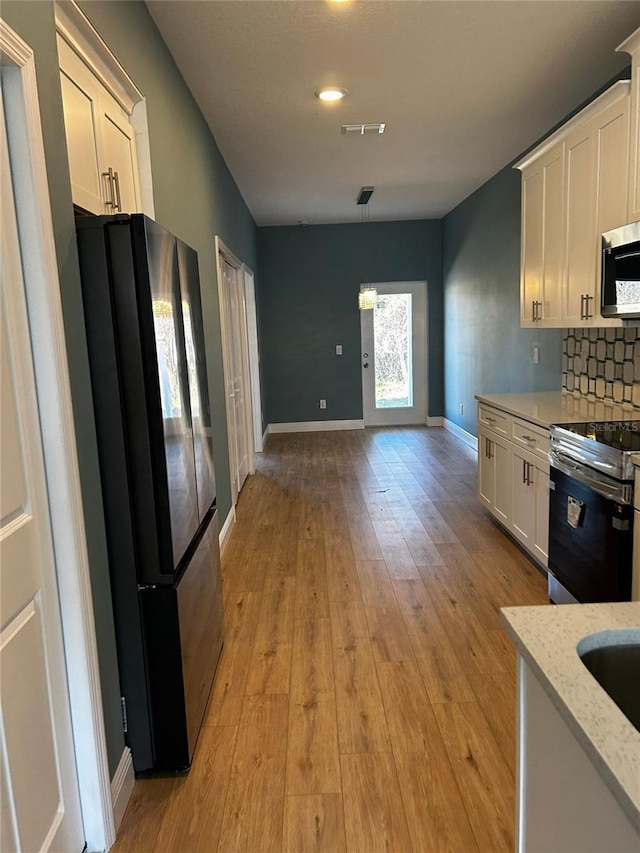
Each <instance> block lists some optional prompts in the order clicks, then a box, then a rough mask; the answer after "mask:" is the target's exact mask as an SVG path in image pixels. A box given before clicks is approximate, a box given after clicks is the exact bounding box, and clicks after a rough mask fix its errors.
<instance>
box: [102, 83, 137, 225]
mask: <svg viewBox="0 0 640 853" xmlns="http://www.w3.org/2000/svg"><path fill="white" fill-rule="evenodd" d="M100 139H101V157H100V160H101V163H102V164H103V174H102V178H103V188H104V197H105V204H106V205H107V207H108V208H109V212H111V213H135V212H136V211H138V210H140V203H139V197H138V173H137V165H136V164H137V156H136V138H135V132H134V130H133V127H132V126H131V124H130V123H129V116H128V115H127V114H126V112H125V111H124V110H123V109H122V107H121V106H120V105H119V104H118V103H117V101H116V100H115V99H114V98H112V97H111V96H110V95H109V94H108V93H107V92H101V94H100ZM109 169H111V172H109Z"/></svg>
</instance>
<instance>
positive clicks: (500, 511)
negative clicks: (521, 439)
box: [491, 436, 513, 524]
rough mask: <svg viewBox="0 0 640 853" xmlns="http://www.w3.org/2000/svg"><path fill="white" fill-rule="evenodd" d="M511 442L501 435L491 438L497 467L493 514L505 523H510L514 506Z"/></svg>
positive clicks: (494, 461)
mask: <svg viewBox="0 0 640 853" xmlns="http://www.w3.org/2000/svg"><path fill="white" fill-rule="evenodd" d="M511 448H512V445H511V442H510V441H507V440H506V439H504V438H500V437H499V436H494V437H493V438H492V439H491V455H492V457H493V463H494V467H495V493H494V500H493V514H494V515H495V517H496V518H497V519H498V520H499V521H501V522H502V523H503V524H509V521H510V519H511V513H512V508H513V492H512V489H511Z"/></svg>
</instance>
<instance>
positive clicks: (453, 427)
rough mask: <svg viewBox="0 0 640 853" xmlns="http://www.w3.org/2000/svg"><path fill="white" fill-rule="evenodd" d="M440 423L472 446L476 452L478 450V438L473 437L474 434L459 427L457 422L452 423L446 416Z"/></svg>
mask: <svg viewBox="0 0 640 853" xmlns="http://www.w3.org/2000/svg"><path fill="white" fill-rule="evenodd" d="M442 425H443V426H444V428H445V429H446V430H447V431H448V432H451V433H453V434H454V435H455V436H457V437H458V438H459V439H460V440H461V441H464V443H465V444H467V445H468V446H469V447H471V448H473V450H475V451H476V453H477V452H478V439H477V438H476V437H475V435H471V433H470V432H467V430H466V429H462V427H459V426H458V424H454V422H453V421H450V420H448V419H447V418H443V424H442Z"/></svg>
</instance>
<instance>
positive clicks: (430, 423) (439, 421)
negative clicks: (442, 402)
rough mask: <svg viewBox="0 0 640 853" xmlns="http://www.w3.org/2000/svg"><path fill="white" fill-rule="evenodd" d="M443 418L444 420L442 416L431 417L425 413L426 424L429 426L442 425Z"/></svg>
mask: <svg viewBox="0 0 640 853" xmlns="http://www.w3.org/2000/svg"><path fill="white" fill-rule="evenodd" d="M443 420H444V418H441V417H434V418H432V417H430V416H429V415H427V426H429V427H441V426H442V425H443V424H442V422H443Z"/></svg>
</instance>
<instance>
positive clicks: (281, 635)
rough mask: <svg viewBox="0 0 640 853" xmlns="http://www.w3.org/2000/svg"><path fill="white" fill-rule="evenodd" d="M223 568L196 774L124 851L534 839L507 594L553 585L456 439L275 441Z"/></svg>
mask: <svg viewBox="0 0 640 853" xmlns="http://www.w3.org/2000/svg"><path fill="white" fill-rule="evenodd" d="M258 459H259V463H258V465H259V467H258V470H257V471H256V474H255V475H254V476H253V477H250V478H249V480H248V481H247V483H246V484H245V487H244V489H243V492H242V494H241V497H240V501H239V504H238V516H237V523H236V526H235V528H234V530H233V533H232V535H231V537H230V539H229V542H228V545H227V547H226V549H225V552H224V554H223V558H222V574H223V591H224V607H225V622H226V631H225V646H224V649H223V652H222V657H221V661H220V664H219V668H218V673H217V677H216V681H215V685H214V691H213V695H212V698H211V701H210V705H209V709H208V712H207V716H206V719H205V726H204V728H203V729H202V732H201V734H200V740H199V743H198V748H197V750H196V756H195V760H194V764H193V767H192V769H191V771H190V773H189V774H188V775H187V776H185V777H170V778H161V779H143V780H138V781H137V782H136V786H135V790H134V794H133V796H132V799H131V801H130V804H129V807H128V809H127V813H126V815H125V818H124V821H123V824H122V826H121V828H120V832H119V840H118V843H117V844H116V846H115V847H114V851H116V853H134V851H135V853H143V851H144V853H147V851H148V853H150V851H157V852H158V853H164V852H165V851H174V852H175V853H178V851H180V853H182V851H185V852H186V851H189V853H210V851H216V850H217V851H219V853H253V851H260V853H279V851H281V850H282V851H289V853H311V851H320V850H322V851H331V853H338V851H344V850H347V851H350V853H355V851H362V853H374V851H379V850H380V851H383V850H384V851H393V853H404V852H405V851H407V853H409V851H415V853H431V851H439V850H443V851H444V850H446V851H451V853H472V851H480V853H495V851H510V850H512V849H513V823H514V763H515V686H516V685H515V654H514V651H513V648H512V646H511V644H510V642H509V641H508V640H507V638H506V635H505V634H504V633H503V631H502V630H501V628H500V625H499V619H498V610H499V608H500V607H502V606H506V605H520V604H524V605H529V604H544V603H545V602H546V601H547V597H546V581H545V578H544V577H543V575H542V574H541V573H540V572H539V571H538V570H537V569H536V568H535V567H534V566H533V565H532V564H531V562H530V561H529V560H528V558H526V557H525V556H524V555H523V553H522V552H521V551H520V550H519V549H518V548H517V547H516V546H515V545H514V544H513V543H512V542H511V540H509V539H508V538H507V537H506V536H505V535H504V534H503V533H502V532H500V531H499V529H498V528H497V527H496V526H495V525H494V523H493V522H492V521H490V520H489V517H488V516H487V515H486V514H485V513H484V512H483V510H482V509H481V507H480V505H479V504H478V502H477V500H476V497H475V494H476V455H475V454H474V453H473V452H472V451H471V450H470V449H469V448H468V447H466V446H465V445H464V444H462V443H461V442H460V441H459V440H458V439H457V438H455V437H454V436H452V435H451V434H450V433H448V432H445V431H444V430H442V429H433V428H432V429H428V428H419V427H415V428H414V427H404V428H395V429H391V428H389V429H367V430H362V431H353V432H333V433H330V432H326V433H299V434H289V435H272V436H270V437H269V439H268V442H267V446H266V450H265V453H263V454H262V455H260V456H259V457H258Z"/></svg>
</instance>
